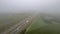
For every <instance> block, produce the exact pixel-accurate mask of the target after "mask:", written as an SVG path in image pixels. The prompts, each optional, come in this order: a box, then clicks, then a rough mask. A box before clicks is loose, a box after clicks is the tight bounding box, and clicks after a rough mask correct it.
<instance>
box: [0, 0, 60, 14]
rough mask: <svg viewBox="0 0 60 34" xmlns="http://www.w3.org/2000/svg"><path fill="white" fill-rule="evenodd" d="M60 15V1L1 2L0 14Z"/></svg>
mask: <svg viewBox="0 0 60 34" xmlns="http://www.w3.org/2000/svg"><path fill="white" fill-rule="evenodd" d="M33 11H34V12H44V13H60V0H0V13H1V12H2V13H4V12H5V13H9V12H12V13H19V12H20V13H22V12H33Z"/></svg>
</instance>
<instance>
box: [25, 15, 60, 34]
mask: <svg viewBox="0 0 60 34" xmlns="http://www.w3.org/2000/svg"><path fill="white" fill-rule="evenodd" d="M25 34H60V24H59V23H58V22H56V21H54V20H51V19H48V18H47V19H45V17H42V16H40V15H38V16H37V17H36V19H35V20H33V22H32V25H31V26H30V27H29V28H27V31H26V33H25Z"/></svg>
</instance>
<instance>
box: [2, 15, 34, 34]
mask: <svg viewBox="0 0 60 34" xmlns="http://www.w3.org/2000/svg"><path fill="white" fill-rule="evenodd" d="M33 18H34V17H33V16H29V17H28V18H25V19H24V20H23V21H21V22H20V23H18V24H16V25H14V26H12V27H11V28H10V29H8V30H6V31H4V32H3V33H1V34H18V33H19V32H21V31H23V30H24V29H26V28H27V27H28V25H29V24H30V21H31V20H32V19H33Z"/></svg>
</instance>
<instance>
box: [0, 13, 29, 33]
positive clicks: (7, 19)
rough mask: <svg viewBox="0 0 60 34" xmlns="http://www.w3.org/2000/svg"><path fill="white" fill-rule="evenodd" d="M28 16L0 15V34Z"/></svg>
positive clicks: (24, 14) (23, 14)
mask: <svg viewBox="0 0 60 34" xmlns="http://www.w3.org/2000/svg"><path fill="white" fill-rule="evenodd" d="M29 15H30V14H26V13H22V14H19V13H18V14H17V13H16V14H0V33H1V32H3V31H5V30H7V29H9V28H10V27H11V26H13V25H15V24H17V23H19V22H20V21H22V20H24V19H25V18H27V17H28V16H29Z"/></svg>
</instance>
